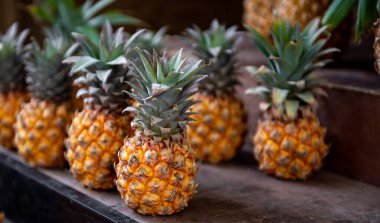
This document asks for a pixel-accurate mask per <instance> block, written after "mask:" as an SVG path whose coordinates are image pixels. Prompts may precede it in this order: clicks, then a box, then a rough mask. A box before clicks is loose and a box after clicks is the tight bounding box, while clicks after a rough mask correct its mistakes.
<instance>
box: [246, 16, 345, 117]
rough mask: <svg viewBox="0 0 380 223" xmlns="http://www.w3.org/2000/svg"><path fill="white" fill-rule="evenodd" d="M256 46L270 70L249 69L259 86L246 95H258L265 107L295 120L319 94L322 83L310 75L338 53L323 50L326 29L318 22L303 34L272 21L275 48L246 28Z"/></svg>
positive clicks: (252, 30) (332, 50) (294, 27)
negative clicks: (303, 108)
mask: <svg viewBox="0 0 380 223" xmlns="http://www.w3.org/2000/svg"><path fill="white" fill-rule="evenodd" d="M247 29H248V30H249V31H250V32H251V34H252V38H253V41H254V43H255V44H256V46H257V47H258V48H259V49H260V51H261V52H262V53H263V54H264V55H265V57H266V58H267V61H268V64H269V68H266V67H260V68H259V69H257V68H254V67H249V69H248V71H250V72H251V73H252V74H254V75H255V76H257V78H258V79H259V80H260V81H261V84H262V85H261V86H259V87H256V88H252V89H248V90H247V93H249V94H259V95H261V96H262V97H263V98H264V100H265V101H266V103H268V106H266V108H270V107H272V108H276V109H279V110H280V111H281V112H282V113H283V112H285V113H286V115H287V117H290V118H295V115H296V114H297V113H295V112H294V111H297V110H298V108H299V107H300V106H314V105H315V104H316V99H315V96H314V95H315V94H318V93H319V92H321V89H319V88H318V84H319V83H320V82H321V80H319V79H317V78H316V77H314V76H312V75H311V74H312V73H313V72H314V71H316V70H318V69H320V68H322V67H324V66H325V65H326V64H327V63H329V62H331V60H330V59H325V58H323V57H324V56H326V55H328V54H330V53H333V52H337V51H339V50H338V49H335V48H328V49H324V46H325V44H326V42H327V40H328V37H327V36H328V35H326V30H327V26H322V27H320V21H319V19H314V20H313V21H311V22H310V23H309V24H308V25H307V26H306V27H305V28H304V29H303V30H302V31H301V30H300V28H299V26H298V25H294V26H292V25H291V23H290V22H289V21H280V20H278V21H275V22H274V23H273V27H272V37H273V40H274V45H271V44H270V43H269V42H268V41H267V40H266V39H265V38H264V37H263V36H262V35H261V34H260V33H258V32H257V31H256V30H254V29H252V28H250V27H247Z"/></svg>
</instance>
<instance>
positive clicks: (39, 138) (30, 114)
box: [15, 98, 72, 168]
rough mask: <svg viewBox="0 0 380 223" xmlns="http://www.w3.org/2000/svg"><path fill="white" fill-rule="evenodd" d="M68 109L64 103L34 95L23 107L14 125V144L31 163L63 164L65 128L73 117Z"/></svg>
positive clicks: (45, 164)
mask: <svg viewBox="0 0 380 223" xmlns="http://www.w3.org/2000/svg"><path fill="white" fill-rule="evenodd" d="M69 108H70V106H69V104H67V103H63V104H62V105H57V104H56V103H53V102H48V101H40V100H37V99H34V98H32V100H31V101H30V103H27V104H25V105H24V106H23V108H22V110H21V112H20V114H19V115H18V117H17V123H16V125H15V129H16V136H15V144H16V146H17V148H18V152H19V153H20V155H21V156H22V157H23V158H24V159H25V160H26V161H27V162H28V163H29V164H30V165H32V166H38V167H47V168H57V167H62V166H63V165H64V164H65V159H64V157H63V153H64V151H65V146H64V139H65V137H66V134H65V129H66V126H67V125H68V123H70V121H71V117H72V112H71V111H70V109H69Z"/></svg>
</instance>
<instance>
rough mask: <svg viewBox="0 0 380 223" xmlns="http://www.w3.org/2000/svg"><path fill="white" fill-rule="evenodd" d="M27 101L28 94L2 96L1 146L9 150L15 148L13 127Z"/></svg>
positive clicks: (0, 119) (17, 93)
mask: <svg viewBox="0 0 380 223" xmlns="http://www.w3.org/2000/svg"><path fill="white" fill-rule="evenodd" d="M27 100H28V96H27V94H25V93H22V92H10V93H3V94H0V105H1V106H0V145H1V146H3V147H5V148H7V149H11V148H14V147H15V144H14V136H15V132H14V128H13V126H14V125H15V123H16V120H17V114H18V113H19V112H20V111H21V106H22V104H23V103H25V102H26V101H27Z"/></svg>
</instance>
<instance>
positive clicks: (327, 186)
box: [0, 149, 380, 223]
mask: <svg viewBox="0 0 380 223" xmlns="http://www.w3.org/2000/svg"><path fill="white" fill-rule="evenodd" d="M0 154H3V155H4V154H5V155H6V156H8V157H10V158H11V159H12V160H14V162H18V163H21V164H22V165H26V164H25V163H24V162H23V161H21V160H20V158H19V157H18V155H17V154H16V153H14V152H9V151H5V150H4V149H0ZM0 162H2V160H0ZM37 171H39V172H40V173H43V174H44V175H45V176H48V177H50V178H52V179H54V180H56V181H57V182H59V183H62V184H64V185H67V186H68V187H71V188H73V189H75V190H78V191H79V192H80V193H82V194H84V195H86V196H88V197H91V198H92V199H95V200H97V201H98V202H99V203H102V204H103V205H104V206H105V207H108V208H111V209H113V210H116V211H117V212H119V213H122V214H124V215H126V216H128V217H129V218H132V219H134V220H136V221H138V222H143V223H148V222H152V223H161V222H165V223H171V222H173V223H174V222H187V223H193V222H194V223H195V222H210V223H212V222H217V223H223V222H229V223H230V222H251V223H252V222H253V223H256V222H264V223H265V222H271V223H272V222H379V221H380V209H379V208H378V207H379V206H380V189H379V188H378V187H375V186H371V185H368V184H365V183H361V182H358V181H353V180H350V179H347V178H345V177H340V176H337V175H335V174H331V173H328V172H324V171H322V172H320V173H318V174H316V175H315V176H314V177H313V178H311V179H310V180H309V181H306V182H301V181H296V182H294V181H282V180H278V179H275V178H273V177H269V176H266V175H265V174H263V173H261V172H259V171H258V170H257V169H256V166H253V165H237V164H233V163H226V164H223V165H220V166H213V165H201V166H200V171H199V176H198V184H199V186H198V193H197V194H196V195H195V196H194V198H193V200H192V201H191V202H190V206H189V207H188V208H186V209H185V210H184V211H183V212H181V213H179V214H176V215H173V216H170V217H147V216H141V215H138V214H136V213H135V212H133V211H132V210H130V209H128V208H127V207H125V206H124V204H123V202H122V200H121V198H120V197H119V195H118V193H117V192H116V191H110V192H104V191H93V190H88V189H85V188H82V187H81V186H80V185H79V184H78V182H76V181H75V180H74V178H73V177H72V176H71V175H70V174H69V173H68V172H67V171H60V170H41V169H37ZM0 193H1V194H4V193H7V191H0ZM29 193H30V192H29ZM15 196H24V194H23V191H20V192H19V193H18V194H15ZM84 202H85V201H84ZM49 205H55V204H54V203H53V204H49ZM35 214H36V215H40V214H43V213H39V212H36V213H35Z"/></svg>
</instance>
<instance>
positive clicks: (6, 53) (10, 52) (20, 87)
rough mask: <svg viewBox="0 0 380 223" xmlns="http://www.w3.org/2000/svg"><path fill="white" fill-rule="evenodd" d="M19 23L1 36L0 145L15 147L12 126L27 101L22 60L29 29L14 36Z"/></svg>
mask: <svg viewBox="0 0 380 223" xmlns="http://www.w3.org/2000/svg"><path fill="white" fill-rule="evenodd" d="M17 29H18V24H17V23H14V24H13V25H12V26H11V27H10V28H9V29H8V31H7V32H6V33H5V35H3V36H1V37H0V79H1V82H0V105H1V106H0V146H4V147H5V148H8V149H10V148H13V147H14V143H13V141H14V134H15V133H14V130H13V125H14V124H15V123H16V116H17V114H18V113H19V112H20V110H21V105H22V104H23V103H25V102H26V101H27V100H28V95H27V92H26V83H25V71H24V66H23V64H22V58H23V57H24V56H25V53H26V50H25V47H24V42H25V39H26V38H27V36H28V34H29V30H24V31H22V32H21V33H20V34H19V35H17Z"/></svg>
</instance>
